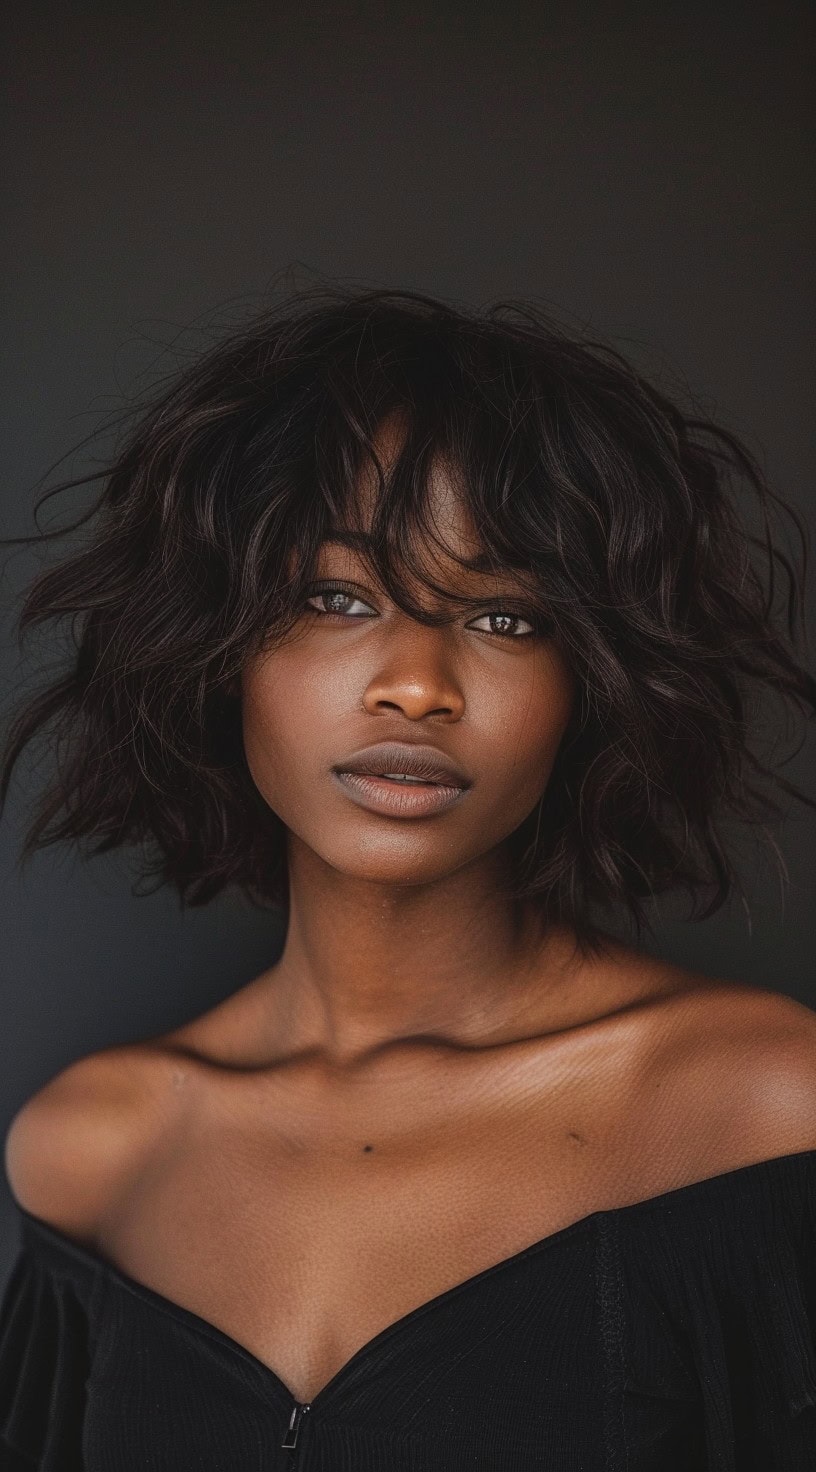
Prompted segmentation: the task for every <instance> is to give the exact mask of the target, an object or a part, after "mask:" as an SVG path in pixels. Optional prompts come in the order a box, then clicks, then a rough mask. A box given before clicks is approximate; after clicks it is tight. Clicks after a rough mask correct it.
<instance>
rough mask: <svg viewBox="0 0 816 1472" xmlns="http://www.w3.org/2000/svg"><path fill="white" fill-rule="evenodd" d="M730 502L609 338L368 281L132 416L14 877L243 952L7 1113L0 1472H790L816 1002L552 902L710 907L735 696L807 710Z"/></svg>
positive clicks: (815, 1104)
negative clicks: (123, 865)
mask: <svg viewBox="0 0 816 1472" xmlns="http://www.w3.org/2000/svg"><path fill="white" fill-rule="evenodd" d="M734 474H740V475H742V476H743V477H744V479H745V480H746V481H747V483H748V484H750V485H752V486H753V488H754V489H755V490H756V491H757V492H758V494H759V498H760V506H761V508H762V511H763V514H764V516H765V525H766V532H767V530H768V525H769V522H768V512H769V510H770V509H772V504H771V503H772V502H775V503H776V504H777V505H778V506H784V503H783V502H780V501H779V499H778V498H777V497H776V496H774V495H773V493H772V492H771V491H770V490H768V489H767V487H766V486H765V485H764V483H763V481H762V478H761V477H760V475H759V473H758V471H757V470H756V469H755V467H754V465H753V463H752V461H751V460H750V458H749V456H748V455H747V452H745V450H744V449H743V448H742V446H741V445H740V443H739V442H738V441H737V440H735V439H734V438H733V437H731V436H729V435H728V434H727V433H726V432H725V431H723V430H721V429H718V428H717V427H716V426H714V425H711V424H709V423H706V422H701V421H695V420H689V419H687V418H686V417H684V415H683V414H682V413H681V412H680V410H679V409H678V408H676V407H675V406H674V405H673V404H672V403H670V402H669V401H668V400H667V399H666V398H665V397H664V395H663V394H662V393H661V392H658V390H657V389H655V388H653V387H651V386H649V385H648V384H647V383H645V382H644V381H643V380H642V379H641V378H640V377H639V376H638V375H637V374H636V373H635V371H634V370H633V369H632V368H631V367H630V366H629V365H627V364H626V363H625V362H624V361H623V360H622V359H621V358H620V357H619V356H618V355H617V354H615V353H613V352H612V351H611V350H608V349H604V348H603V347H599V346H597V345H590V344H588V343H584V342H580V341H576V340H573V339H572V338H571V337H570V336H569V335H567V334H565V333H564V332H562V331H561V330H559V329H558V328H557V327H556V326H554V325H553V324H552V323H551V322H549V321H547V319H546V318H545V317H544V316H542V314H540V313H539V312H537V311H536V310H534V309H532V308H528V309H525V308H524V307H523V306H519V305H517V304H516V305H513V304H505V305H503V306H502V305H499V306H496V307H494V308H492V309H490V310H487V311H471V310H466V309H460V308H457V307H453V306H450V305H448V304H446V303H442V302H438V301H435V300H433V299H432V298H429V297H426V296H421V295H418V294H412V293H407V292H390V291H373V292H372V291H367V292H356V291H353V290H346V289H344V288H340V287H338V288H319V289H317V290H313V291H310V292H306V293H303V294H301V295H299V296H297V297H295V298H294V299H290V300H289V301H287V302H284V303H283V304H281V305H279V306H278V307H276V308H274V309H270V310H269V311H267V312H266V313H264V314H263V315H261V316H260V317H258V318H255V319H254V320H253V321H251V322H250V323H249V324H248V325H247V326H246V327H245V328H244V329H242V330H241V331H240V332H238V333H236V334H234V335H233V336H232V337H230V338H229V339H228V340H227V341H225V342H223V343H222V344H220V345H219V346H217V347H216V348H215V349H214V350H211V351H210V352H209V353H208V354H207V355H205V356H204V357H203V358H202V359H201V360H200V361H198V362H197V363H196V364H195V365H194V366H193V367H191V368H188V369H187V370H186V371H185V372H183V373H182V374H181V375H180V376H179V377H178V379H177V380H175V381H174V382H172V383H171V384H170V385H169V386H168V387H167V388H166V389H165V390H164V391H163V392H162V393H161V394H160V395H159V396H158V397H157V398H156V399H155V401H154V402H153V403H152V404H151V405H149V406H148V407H147V408H146V409H145V410H144V411H143V413H142V415H141V417H140V418H139V420H138V422H137V424H136V425H135V427H134V428H133V429H132V430H131V431H130V433H129V436H128V437H127V438H126V439H125V441H124V443H123V444H122V445H121V448H120V450H119V451H118V453H117V456H116V458H115V461H114V462H113V463H112V464H111V466H110V468H109V472H108V473H106V476H105V480H104V488H103V491H102V493H101V496H100V497H99V499H98V502H97V504H96V508H95V512H94V516H93V518H86V520H88V519H90V520H91V528H92V530H91V534H90V535H89V536H88V537H87V539H86V542H85V544H84V545H83V546H82V547H81V548H80V549H79V550H75V551H74V552H73V553H72V554H71V555H70V556H68V557H66V558H64V560H63V561H62V562H60V563H58V564H57V565H56V566H54V567H53V568H51V569H50V570H48V571H46V572H45V573H43V574H42V575H41V576H40V577H39V579H38V581H37V582H36V583H35V585H34V587H33V588H32V590H31V592H30V594H29V597H28V600H27V603H26V606H25V609H24V613H23V625H24V626H25V627H27V626H29V625H32V624H36V623H39V622H41V621H43V620H49V619H58V618H63V617H69V618H70V619H71V620H72V626H73V627H74V629H75V632H76V641H77V651H76V659H75V662H74V664H73V666H72V668H71V669H70V670H68V671H67V672H66V674H65V677H64V678H63V679H61V680H60V681H59V683H56V684H54V685H52V686H50V687H49V688H47V689H46V690H45V691H44V693H42V694H41V695H40V696H39V697H38V698H37V699H35V700H34V701H32V702H30V703H29V704H28V705H27V706H25V707H24V708H23V710H22V711H21V713H20V715H19V717H18V719H17V721H16V724H15V725H14V727H13V729H12V732H11V734H10V737H9V744H8V755H7V761H6V770H5V784H6V785H7V783H8V779H9V775H10V772H11V769H12V767H13V765H14V762H15V761H16V759H17V757H18V756H19V754H20V752H21V751H22V750H23V749H24V748H26V747H27V745H28V743H29V741H30V740H31V738H32V737H33V736H35V735H36V734H38V733H40V732H41V731H43V730H45V729H47V730H49V731H50V732H51V734H52V740H53V743H54V751H55V754H56V777H55V780H54V784H53V786H52V788H51V789H49V790H48V792H47V793H46V794H45V796H44V798H43V801H42V805H41V808H40V810H39V812H38V813H37V814H36V816H35V818H34V821H33V824H32V828H31V832H30V834H29V837H28V841H27V844H26V849H25V852H26V853H28V852H33V851H34V849H35V848H36V847H37V846H39V845H41V844H43V843H47V842H53V841H56V840H74V841H78V842H80V843H83V844H85V845H89V846H90V847H91V848H92V849H93V850H94V851H98V850H101V849H108V848H112V847H115V846H117V845H120V844H124V843H126V842H136V843H139V844H140V845H142V851H143V853H144V870H145V872H146V873H150V874H152V875H153V876H154V877H156V879H157V880H158V882H159V883H161V882H167V883H170V884H173V885H174V886H175V887H176V888H177V890H178V891H179V893H180V895H181V896H182V899H184V900H187V901H188V902H189V903H192V904H204V903H206V902H207V901H208V900H209V899H211V898H212V897H213V896H215V895H216V894H218V893H219V892H220V891H221V890H223V889H224V888H225V886H228V885H233V886H237V887H238V888H239V890H240V891H241V892H243V893H244V894H246V895H248V896H250V897H251V898H252V899H253V900H254V901H255V902H256V903H259V904H269V905H272V906H278V907H280V908H281V909H282V911H283V912H284V915H285V921H286V929H285V944H284V947H283V951H282V954H281V955H280V958H279V959H278V960H277V961H276V962H275V963H274V964H272V965H270V967H269V969H268V970H266V971H264V972H263V974H261V975H260V976H258V977H256V978H255V979H254V980H253V981H251V982H250V983H249V984H248V985H247V986H244V987H242V988H241V989H240V990H238V991H237V992H236V993H235V994H233V995H232V996H229V997H228V998H227V999H226V1001H224V1002H222V1003H221V1004H220V1005H218V1006H217V1007H215V1008H214V1009H212V1010H211V1011H208V1012H206V1013H204V1014H203V1015H199V1016H196V1017H194V1018H193V1020H192V1021H190V1022H188V1023H187V1024H185V1025H184V1026H182V1027H180V1028H178V1029H177V1030H174V1031H172V1032H169V1033H165V1034H162V1035H161V1036H158V1037H151V1038H148V1039H146V1040H145V1041H143V1042H139V1043H137V1044H134V1045H129V1046H126V1047H111V1048H108V1049H105V1050H103V1051H102V1052H100V1053H96V1054H94V1055H92V1056H89V1057H85V1058H82V1059H80V1060H79V1061H77V1062H75V1063H74V1064H72V1065H71V1066H70V1067H68V1068H66V1069H65V1070H64V1072H62V1073H60V1074H59V1075H58V1076H57V1077H56V1078H55V1079H53V1080H52V1081H51V1082H50V1083H48V1085H47V1086H46V1087H45V1088H44V1089H42V1090H40V1091H39V1092H38V1093H37V1094H36V1095H34V1097H32V1098H31V1099H29V1100H28V1101H27V1102H26V1103H25V1104H24V1106H23V1108H22V1109H21V1110H20V1112H19V1113H18V1114H17V1116H16V1118H15V1119H14V1121H13V1123H12V1127H11V1129H10V1131H9V1134H8V1138H7V1148H6V1161H7V1173H8V1178H9V1181H10V1184H11V1188H12V1191H13V1193H14V1197H15V1199H16V1203H17V1206H18V1207H19V1214H20V1226H21V1233H22V1240H21V1250H20V1254H19V1256H18V1259H17V1262H16V1264H15V1267H14V1271H13V1275H12V1278H11V1281H10V1283H9V1286H8V1289H7V1293H6V1298H5V1303H4V1307H3V1314H2V1328H1V1329H0V1346H1V1347H0V1381H1V1382H2V1393H1V1394H0V1436H1V1438H2V1445H3V1446H4V1447H5V1448H6V1462H5V1463H4V1464H3V1465H4V1466H12V1467H14V1468H17V1467H20V1468H23V1467H25V1468H31V1467H37V1468H43V1469H45V1468H49V1469H50V1468H57V1467H58V1468H59V1469H60V1472H71V1469H74V1468H79V1467H83V1468H87V1469H90V1472H102V1469H104V1472H125V1469H127V1472H130V1469H136V1468H139V1469H142V1468H148V1467H149V1468H155V1469H159V1468H161V1469H165V1468H167V1469H174V1472H175V1469H179V1468H191V1469H192V1468H195V1469H202V1472H204V1469H207V1472H209V1469H224V1472H226V1469H230V1472H233V1469H241V1472H255V1469H258V1472H260V1469H264V1472H272V1469H273V1468H281V1469H283V1468H292V1467H297V1468H298V1469H309V1472H317V1469H320V1472H351V1469H354V1472H367V1469H383V1472H401V1469H406V1472H407V1469H409V1468H410V1469H411V1472H419V1469H423V1472H425V1469H427V1472H430V1469H433V1472H441V1469H444V1472H458V1469H464V1468H469V1469H472V1468H479V1469H496V1472H498V1469H527V1468H530V1469H534V1468H540V1469H545V1468H546V1469H547V1472H560V1469H565V1472H566V1469H578V1468H581V1469H584V1472H586V1469H590V1472H595V1469H598V1472H600V1469H612V1468H624V1467H625V1468H627V1469H629V1472H641V1469H659V1472H670V1469H682V1472H693V1469H698V1468H699V1469H702V1468H717V1469H722V1472H725V1469H739V1472H745V1469H749V1468H751V1469H753V1468H756V1469H759V1468H761V1469H763V1472H766V1469H770V1468H779V1469H782V1468H784V1469H785V1472H791V1469H798V1468H802V1469H804V1468H806V1467H808V1468H809V1467H813V1466H816V1347H814V1332H815V1331H816V1253H814V1247H815V1246H816V1018H815V1017H814V1014H813V1012H812V1011H810V1010H809V1009H808V1008H806V1007H805V1006H802V1005H800V1004H798V1003H796V1002H794V1001H792V1000H791V999H788V998H787V997H785V996H783V995H779V994H777V993H776V992H774V991H772V990H770V989H769V990H763V989H759V988H755V987H751V986H747V985H743V984H740V983H737V982H734V981H726V980H723V979H720V978H711V977H709V976H706V975H701V974H697V973H692V972H690V971H687V970H684V969H682V968H680V967H678V966H675V965H671V964H669V963H668V962H665V961H663V960H660V959H657V958H656V957H655V956H653V955H651V954H649V953H647V952H646V951H643V950H641V949H640V948H639V947H638V946H637V945H630V944H628V943H626V942H625V941H624V940H623V939H621V938H619V937H616V936H615V935H614V934H613V933H612V931H610V930H609V929H608V928H604V927H603V926H602V923H601V922H602V921H603V920H604V918H606V923H607V925H608V924H609V923H610V916H611V915H612V914H613V913H614V911H615V907H617V912H618V913H619V914H620V913H623V914H624V915H631V916H632V917H633V919H634V922H635V926H636V929H637V938H639V937H640V934H641V932H642V929H643V927H644V925H647V924H648V921H647V915H646V901H648V900H649V899H650V898H651V897H652V896H654V895H658V894H660V893H662V892H666V891H668V890H671V889H674V888H676V887H678V886H682V887H684V888H685V889H686V890H687V892H688V893H689V894H690V895H691V896H692V897H694V898H695V899H697V900H698V901H702V903H703V907H704V913H705V914H710V913H711V912H712V911H713V910H715V909H716V908H717V907H718V906H719V905H721V904H722V903H723V902H724V901H725V900H726V899H727V898H728V896H729V894H730V893H731V892H732V890H734V889H739V879H738V876H737V875H736V873H735V872H734V869H733V866H732V864H731V861H730V859H729V857H728V854H727V850H726V847H725V843H724V840H723V836H722V830H721V824H722V820H723V819H724V818H727V817H728V816H731V817H733V816H735V815H736V816H737V817H742V818H750V819H753V820H754V821H759V819H760V818H761V817H762V816H763V815H764V816H767V814H768V813H769V812H771V811H774V810H776V809H775V808H774V804H773V801H772V798H771V797H770V796H769V794H768V792H767V791H766V790H765V788H764V787H763V785H762V781H761V779H762V778H763V775H767V773H766V771H765V768H764V766H763V764H762V762H761V761H760V759H759V758H758V757H757V756H756V754H755V753H752V751H751V748H750V746H749V738H750V736H751V726H750V721H749V715H750V711H751V709H752V708H753V707H752V706H751V705H750V704H749V702H750V701H752V700H753V699H754V698H755V697H756V696H757V695H758V694H762V693H765V692H767V691H771V692H774V693H777V694H779V695H781V696H782V697H783V698H784V699H786V700H788V701H789V702H792V703H793V704H794V705H796V706H797V707H798V708H799V709H805V708H810V709H816V684H814V681H813V679H812V678H811V676H810V675H809V674H808V673H807V672H806V671H805V669H804V668H802V667H801V666H800V665H799V664H798V663H797V660H796V657H795V653H794V650H793V644H792V638H793V632H792V631H793V627H794V621H795V619H796V616H797V608H798V606H799V589H798V583H797V574H796V572H795V571H794V569H793V568H792V566H791V564H790V563H789V562H788V560H787V559H786V558H785V557H784V556H783V554H782V553H781V552H780V551H779V550H778V549H777V548H775V546H774V543H773V541H771V540H770V539H769V540H768V541H767V544H765V543H763V542H762V541H761V540H760V541H758V542H756V543H754V545H757V546H760V547H762V546H765V547H766V552H767V557H768V562H767V567H768V568H769V569H770V571H771V572H773V569H774V566H776V568H777V570H779V569H781V570H783V571H784V572H785V573H786V575H787V612H788V616H789V626H788V630H787V631H785V630H783V629H781V628H779V627H777V624H776V622H775V619H776V618H777V617H778V615H777V613H775V611H774V608H773V597H772V596H771V595H769V594H767V595H766V591H765V588H764V584H763V580H762V577H761V576H760V573H759V571H758V570H757V569H756V568H755V567H754V566H753V564H752V562H751V560H750V557H749V554H750V553H751V550H752V541H753V539H751V538H750V537H749V536H748V534H747V532H746V531H745V530H743V528H742V526H741V523H740V521H739V518H738V517H737V515H736V512H735V509H734V504H733V502H732V499H731V493H730V490H729V485H730V478H731V477H732V476H733V475H734ZM791 514H793V513H791ZM794 520H796V518H795V517H794ZM797 524H798V522H797ZM800 530H801V527H800ZM776 780H777V781H778V782H779V783H780V784H781V786H782V787H783V788H784V789H785V790H786V791H788V792H791V791H795V789H792V788H791V787H790V785H789V784H787V783H786V782H784V780H783V779H781V778H777V779H776ZM3 793H5V785H4V787H3ZM797 795H802V794H797ZM805 800H806V801H809V802H810V801H811V799H809V798H805ZM772 980H773V982H774V983H775V984H779V985H781V986H784V977H783V976H782V977H774V978H773V979H772Z"/></svg>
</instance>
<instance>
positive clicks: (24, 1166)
mask: <svg viewBox="0 0 816 1472" xmlns="http://www.w3.org/2000/svg"><path fill="white" fill-rule="evenodd" d="M156 1122H157V1108H156V1096H155V1089H152V1090H151V1088H150V1087H149V1086H148V1077H147V1069H146V1060H145V1058H144V1056H143V1055H140V1054H139V1052H138V1050H137V1049H135V1048H128V1047H122V1048H110V1049H105V1050H104V1051H102V1052H100V1053H95V1054H91V1055H89V1056H88V1057H86V1058H80V1059H79V1060H77V1061H76V1062H75V1063H72V1064H70V1065H69V1066H68V1067H67V1068H65V1069H63V1070H62V1072H61V1073H59V1074H57V1075H56V1077H54V1078H53V1079H51V1080H50V1082H48V1083H47V1084H46V1085H45V1086H44V1087H43V1088H41V1089H40V1090H38V1092H37V1093H36V1094H33V1095H32V1096H31V1098H29V1099H28V1100H27V1101H26V1103H25V1104H23V1106H22V1108H21V1109H19V1110H18V1112H17V1114H16V1115H15V1116H14V1118H13V1120H12V1122H11V1126H10V1128H9V1130H8V1133H7V1135H6V1141H5V1170H6V1176H7V1179H8V1182H9V1185H10V1187H11V1190H12V1194H13V1195H14V1197H15V1199H16V1200H17V1202H18V1203H19V1205H20V1206H22V1207H24V1208H25V1209H26V1210H27V1211H29V1212H31V1213H32V1214H33V1215H34V1216H38V1217H41V1218H42V1219H43V1220H45V1221H48V1222H50V1223H51V1224H52V1225H53V1226H55V1227H57V1228H59V1229H60V1230H63V1231H65V1232H67V1233H69V1234H70V1233H76V1234H83V1235H84V1234H87V1233H90V1232H91V1231H92V1230H93V1224H94V1223H95V1222H97V1221H99V1220H100V1218H101V1217H102V1216H103V1215H104V1212H105V1210H106V1208H108V1207H109V1206H110V1205H111V1203H112V1201H113V1200H115V1199H116V1196H117V1193H119V1192H121V1191H122V1190H124V1189H125V1188H126V1185H127V1183H128V1180H129V1179H130V1178H132V1173H133V1169H134V1164H135V1162H136V1161H137V1160H138V1159H139V1158H140V1156H141V1155H142V1153H143V1150H144V1148H145V1146H146V1145H147V1143H148V1139H149V1136H150V1134H151V1133H153V1134H155V1128H156Z"/></svg>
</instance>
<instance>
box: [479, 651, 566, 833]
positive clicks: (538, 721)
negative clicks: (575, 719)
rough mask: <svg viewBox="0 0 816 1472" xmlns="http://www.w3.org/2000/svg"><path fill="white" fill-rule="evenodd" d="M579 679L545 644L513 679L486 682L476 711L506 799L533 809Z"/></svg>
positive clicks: (527, 809) (558, 743) (516, 804)
mask: <svg viewBox="0 0 816 1472" xmlns="http://www.w3.org/2000/svg"><path fill="white" fill-rule="evenodd" d="M575 693H576V691H575V681H574V678H573V676H572V675H571V673H570V670H569V668H568V666H567V665H566V663H565V662H564V660H563V658H562V657H561V656H560V655H559V654H558V652H557V651H556V650H550V649H549V648H544V649H541V650H537V651H536V657H535V659H534V660H533V661H531V662H530V664H528V665H527V666H526V668H525V669H524V670H519V673H518V676H517V677H516V678H514V679H512V680H506V681H502V682H501V683H496V684H492V685H487V686H485V687H484V688H483V689H482V690H481V692H480V696H479V705H480V709H479V711H478V712H477V711H476V710H474V711H473V716H474V722H475V723H476V724H478V725H480V727H481V729H482V730H483V732H485V734H487V733H490V734H489V735H488V738H487V739H488V741H489V743H490V745H491V746H492V748H493V751H494V752H495V755H496V760H497V763H498V767H499V770H500V772H501V780H500V781H499V782H498V783H497V784H496V791H497V792H498V791H499V790H501V792H502V800H504V801H509V802H510V803H511V804H512V806H513V808H514V809H519V810H520V809H523V810H524V812H525V813H526V812H528V811H529V810H530V807H532V806H533V804H535V803H536V802H537V801H538V799H539V797H540V796H541V793H542V791H543V789H544V787H545V786H546V782H547V778H548V777H549V774H550V771H551V769H552V765H553V762H554V761H555V758H556V755H557V753H558V748H559V746H560V744H561V739H562V737H563V735H564V732H565V730H566V728H567V726H568V724H569V719H570V716H571V714H572V710H573V707H574V703H575Z"/></svg>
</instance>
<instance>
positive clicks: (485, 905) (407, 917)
mask: <svg viewBox="0 0 816 1472" xmlns="http://www.w3.org/2000/svg"><path fill="white" fill-rule="evenodd" d="M508 867H509V865H508V860H507V856H506V855H505V854H504V853H503V851H501V850H496V851H495V852H494V853H491V854H488V855H486V856H483V857H482V858H480V859H479V860H478V861H477V862H476V863H474V864H473V865H469V866H467V867H465V868H463V869H461V870H459V871H458V872H457V873H455V874H452V875H448V876H446V877H445V878H444V879H442V880H439V881H436V882H434V883H429V884H424V885H415V886H405V887H395V886H392V885H385V884H382V883H376V882H373V881H370V880H362V879H356V878H352V877H349V876H347V875H343V874H339V873H338V872H337V870H336V869H333V868H331V867H330V866H329V865H328V864H326V863H325V862H324V861H323V860H322V859H321V858H320V857H319V856H318V855H317V854H315V853H314V851H313V850H312V849H310V848H308V847H307V846H306V845H305V844H303V843H302V842H301V841H300V840H299V839H297V838H295V837H294V836H291V835H290V842H289V924H288V930H287V935H286V942H285V946H284V950H283V953H282V956H281V958H280V960H279V962H278V963H277V965H276V966H275V968H274V977H275V986H274V995H273V997H271V998H270V1000H271V1003H272V1008H273V1011H274V1013H275V1018H274V1029H275V1033H276V1035H277V1036H278V1038H281V1037H284V1038H285V1039H286V1046H287V1050H288V1049H289V1048H292V1049H293V1050H299V1049H300V1048H315V1049H317V1050H318V1051H319V1052H321V1053H323V1054H324V1055H325V1056H326V1057H327V1058H329V1059H330V1060H331V1061H332V1062H335V1063H341V1062H350V1061H354V1060H358V1059H362V1058H364V1057H367V1056H371V1055H373V1054H374V1053H375V1052H377V1051H378V1050H381V1049H383V1048H385V1047H387V1046H388V1045H389V1044H391V1043H396V1042H399V1041H401V1040H408V1039H411V1038H413V1039H417V1038H419V1037H422V1038H423V1039H426V1040H427V1039H429V1038H430V1039H433V1040H435V1041H438V1042H447V1043H449V1044H451V1045H459V1046H472V1047H475V1046H479V1045H485V1046H486V1045H488V1044H495V1043H496V1042H500V1041H502V1040H509V1039H510V1038H512V1037H514V1036H519V1035H521V1036H523V1035H524V1027H525V1019H526V1018H529V1017H530V1016H532V1008H533V1007H535V1008H536V1015H537V1016H539V1017H540V1015H541V1005H542V996H543V994H545V993H546V991H547V988H548V986H549V985H552V987H553V988H555V987H557V986H563V985H565V984H566V983H567V979H568V978H567V970H566V968H567V967H568V966H569V965H570V963H571V958H572V955H573V950H572V944H571V942H572V932H570V931H568V930H567V929H566V928H565V927H560V928H559V927H551V928H550V929H549V930H547V929H545V927H544V924H543V922H542V920H541V917H540V914H539V913H538V911H537V910H536V907H535V906H534V905H532V904H530V903H527V904H526V905H525V904H521V903H519V902H517V901H516V900H515V899H514V898H513V896H512V895H511V894H510V892H509V891H508V886H507V874H508Z"/></svg>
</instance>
